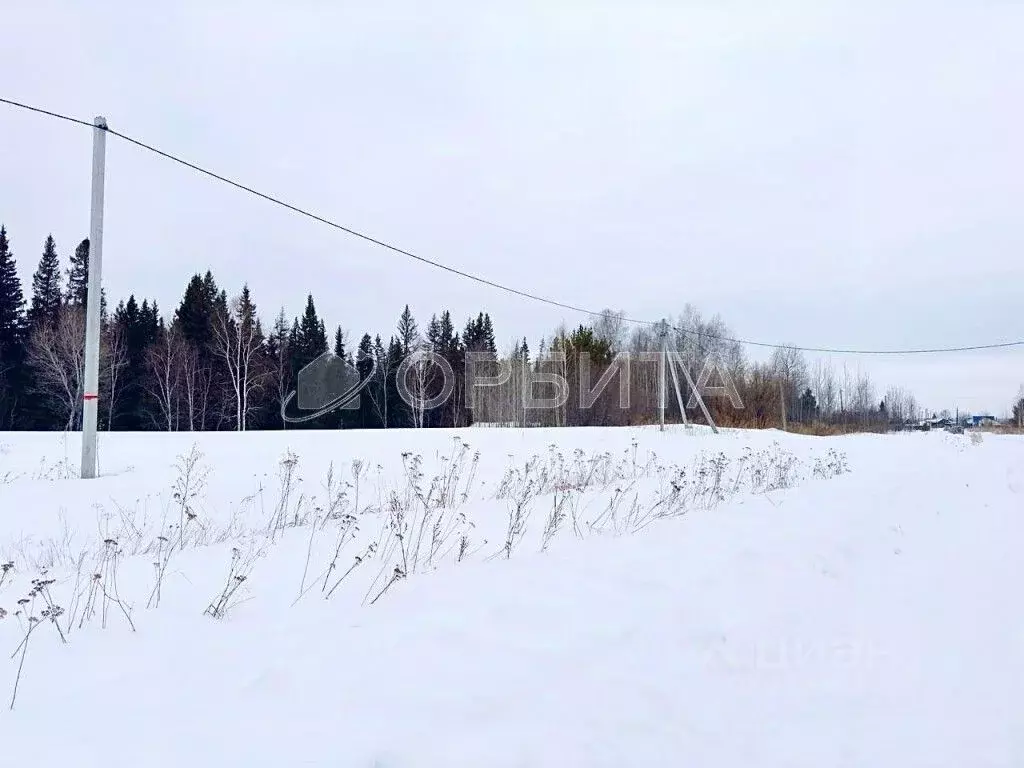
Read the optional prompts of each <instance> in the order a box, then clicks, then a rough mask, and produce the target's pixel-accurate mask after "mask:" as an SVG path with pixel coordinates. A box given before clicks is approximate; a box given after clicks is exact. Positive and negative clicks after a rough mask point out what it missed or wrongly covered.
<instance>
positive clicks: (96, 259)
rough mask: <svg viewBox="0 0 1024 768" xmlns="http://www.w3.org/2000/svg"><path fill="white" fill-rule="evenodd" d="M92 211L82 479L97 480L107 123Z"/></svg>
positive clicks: (98, 124) (98, 136) (100, 132)
mask: <svg viewBox="0 0 1024 768" xmlns="http://www.w3.org/2000/svg"><path fill="white" fill-rule="evenodd" d="M93 125H94V126H95V128H93V134H92V208H91V211H90V214H89V288H88V295H87V297H86V307H85V387H84V388H83V392H82V478H83V479H86V478H92V477H96V473H97V468H98V463H97V458H96V422H97V419H98V415H99V379H100V303H101V301H102V281H101V279H100V275H101V273H102V269H103V176H104V170H105V166H106V156H107V121H106V120H105V119H104V118H102V117H97V118H96V119H95V120H93Z"/></svg>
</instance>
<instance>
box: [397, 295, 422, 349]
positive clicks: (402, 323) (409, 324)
mask: <svg viewBox="0 0 1024 768" xmlns="http://www.w3.org/2000/svg"><path fill="white" fill-rule="evenodd" d="M419 336H420V329H419V326H417V325H416V320H415V318H413V316H412V312H410V311H409V305H408V304H406V305H405V309H404V310H402V315H401V317H399V318H398V340H399V341H400V342H401V344H402V357H403V358H405V357H406V356H407V355H408V354H409V353H410V352H411V351H412V350H413V348H414V347H415V346H416V342H417V340H418V339H419Z"/></svg>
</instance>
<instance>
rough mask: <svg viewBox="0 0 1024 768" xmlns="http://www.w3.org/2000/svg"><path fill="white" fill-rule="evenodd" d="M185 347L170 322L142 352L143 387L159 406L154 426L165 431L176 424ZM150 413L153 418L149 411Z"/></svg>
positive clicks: (174, 427) (170, 429) (176, 329)
mask: <svg viewBox="0 0 1024 768" xmlns="http://www.w3.org/2000/svg"><path fill="white" fill-rule="evenodd" d="M186 351H187V349H186V344H185V340H184V339H183V338H182V336H181V332H180V331H179V330H178V326H177V325H175V324H172V325H171V327H170V328H168V329H167V330H166V331H164V332H163V333H162V334H161V335H160V338H159V339H158V340H157V342H156V343H155V344H154V345H153V346H151V347H150V348H149V349H148V350H147V352H146V369H147V370H148V372H149V378H148V383H147V387H146V390H147V391H148V392H149V394H150V395H152V397H153V399H154V400H156V402H157V407H158V408H159V409H160V414H159V415H160V421H159V422H158V423H157V426H159V427H161V428H165V429H166V430H167V431H168V432H170V431H172V430H174V429H176V428H177V426H178V400H179V398H180V397H181V393H180V388H181V378H182V369H183V367H184V363H185V356H186ZM150 415H153V416H154V421H156V418H155V415H154V414H152V412H151V414H150Z"/></svg>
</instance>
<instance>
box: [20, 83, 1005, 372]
mask: <svg viewBox="0 0 1024 768" xmlns="http://www.w3.org/2000/svg"><path fill="white" fill-rule="evenodd" d="M0 103H3V104H7V105H9V106H12V107H17V108H20V109H24V110H28V111H30V112H35V113H38V114H41V115H45V116H48V117H53V118H57V119H60V120H66V121H68V122H71V123H77V124H78V125H84V126H86V127H87V128H95V127H96V126H94V125H93V123H91V122H89V121H87V120H82V119H80V118H77V117H72V116H70V115H64V114H61V113H59V112H53V111H51V110H48V109H43V108H41V107H37V106H33V105H30V104H24V103H22V102H18V101H14V100H12V99H6V98H3V97H0ZM102 130H106V131H107V133H109V134H111V135H113V136H116V137H117V138H119V139H121V140H123V141H126V142H128V143H129V144H133V145H135V146H136V147H139V148H140V149H144V150H146V151H148V152H152V153H154V154H156V155H159V156H160V157H163V158H166V159H167V160H170V161H172V162H174V163H177V164H179V165H182V166H184V167H186V168H188V169H190V170H192V171H195V172H196V173H199V174H202V175H204V176H207V177H209V178H211V179H214V180H216V181H219V182H222V183H224V184H227V185H229V186H232V187H235V188H236V189H239V190H241V191H243V192H247V193H248V194H250V195H253V196H254V197H258V198H260V199H261V200H266V201H267V202H269V203H273V204H274V205H277V206H280V207H282V208H285V209H287V210H289V211H292V212H293V213H297V214H299V215H300V216H305V217H307V218H309V219H312V220H313V221H317V222H319V223H321V224H326V225H327V226H329V227H332V228H334V229H337V230H339V231H341V232H344V233H346V234H348V235H351V236H353V237H357V238H359V239H361V240H364V241H366V242H368V243H372V244H373V245H377V246H380V247H381V248H385V249H387V250H389V251H392V252H394V253H397V254H400V255H402V256H406V257H408V258H410V259H413V260H415V261H418V262H421V263H423V264H427V265H428V266H431V267H435V268H436V269H440V270H443V271H445V272H449V273H451V274H453V275H457V276H459V277H463V278H466V279H467V280H472V281H474V282H477V283H480V284H482V285H487V286H489V287H491V288H496V289H498V290H500V291H504V292H506V293H510V294H512V295H515V296H519V297H521V298H525V299H530V300H532V301H537V302H541V303H543V304H548V305H550V306H553V307H559V308H561V309H567V310H570V311H572V312H579V313H581V314H585V315H590V316H592V317H602V316H604V315H605V312H601V311H596V310H592V309H587V308H585V307H578V306H575V305H573V304H568V303H566V302H562V301H557V300H555V299H550V298H547V297H546V296H541V295H539V294H536V293H530V292H529V291H523V290H520V289H518V288H513V287H511V286H508V285H504V284H503V283H498V282H495V281H493V280H489V279H488V278H485V277H481V276H479V275H475V274H473V273H471V272H466V271H464V270H461V269H457V268H456V267H452V266H449V265H447V264H444V263H442V262H439V261H434V260H433V259H429V258H427V257H425V256H420V255H419V254H416V253H413V252H412V251H407V250H405V249H404V248H400V247H398V246H396V245H392V244H391V243H388V242H386V241H384V240H380V239H378V238H376V237H372V236H371V235H367V234H365V233H363V232H360V231H358V230H356V229H352V228H351V227H346V226H344V225H342V224H338V223H337V222H335V221H331V220H330V219H328V218H326V217H324V216H321V215H319V214H317V213H313V212H311V211H308V210H306V209H305V208H301V207H299V206H298V205H295V204H293V203H289V202H287V201H285V200H282V199H281V198H278V197H274V196H273V195H269V194H267V193H265V192H260V191H259V190H257V189H254V188H253V187H250V186H248V185H246V184H243V183H241V182H239V181H235V180H234V179H231V178H229V177H227V176H223V175H221V174H219V173H216V172H214V171H211V170H209V169H208V168H204V167H202V166H200V165H197V164H195V163H192V162H189V161H188V160H185V159H183V158H181V157H178V156H177V155H174V154H172V153H170V152H166V151H164V150H162V149H160V148H158V147H155V146H153V145H151V144H147V143H146V142H144V141H141V140H140V139H136V138H135V137H133V136H129V135H127V134H124V133H121V132H120V131H117V130H114V129H113V128H110V127H106V128H104V129H102ZM617 317H618V319H619V320H621V321H623V322H627V323H632V324H635V325H644V326H649V327H657V326H659V325H661V321H657V320H643V319H640V318H633V317H626V316H621V315H620V316H617ZM668 326H669V327H670V328H672V329H673V330H675V331H677V332H679V333H683V334H689V335H695V336H701V337H703V338H705V339H713V340H716V341H725V342H729V343H731V344H743V345H747V346H752V347H762V348H766V349H796V350H800V351H802V352H818V353H824V354H837V355H921V354H939V353H948V352H970V351H977V350H985V349H1003V348H1007V347H1017V346H1024V339H1022V340H1018V341H1005V342H997V343H993V344H973V345H968V346H959V347H932V348H918V349H840V348H834V347H809V346H799V345H796V344H774V343H770V342H764V341H753V340H751V339H741V338H733V337H729V336H719V335H716V334H701V333H699V332H697V331H693V330H690V329H687V328H680V327H678V326H675V325H671V324H668Z"/></svg>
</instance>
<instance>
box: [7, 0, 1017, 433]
mask: <svg viewBox="0 0 1024 768" xmlns="http://www.w3.org/2000/svg"><path fill="white" fill-rule="evenodd" d="M2 2H3V5H4V7H3V11H2V25H3V29H4V44H3V46H0V95H3V96H5V97H7V98H13V99H17V100H22V101H27V102H32V103H37V104H40V105H42V106H45V107H49V108H53V109H56V110H58V111H63V112H67V113H71V114H74V115H76V116H81V117H84V118H87V119H91V118H92V117H93V116H94V115H96V114H103V115H105V116H106V117H107V119H108V121H109V123H110V125H111V127H113V128H117V129H118V130H121V131H124V132H126V133H129V134H133V135H136V136H138V137H140V138H143V139H145V140H146V141H149V142H150V143H154V144H156V145H158V146H161V147H163V148H166V149H168V150H170V151H173V152H175V153H178V154H180V155H183V156H184V157H186V158H188V159H191V160H193V161H195V162H197V163H200V164H203V165H207V166H210V167H212V168H214V169H216V170H218V171H220V172H222V173H224V174H227V175H231V176H235V177H237V178H238V179H240V180H242V181H244V182H246V183H248V184H250V185H253V186H256V187H258V188H260V189H264V190H266V191H268V192H271V193H273V194H276V195H279V196H281V197H284V198H286V199H288V200H290V201H293V202H295V203H297V204H299V205H302V206H306V207H309V208H312V209H314V210H315V211H318V212H320V213H323V214H324V215H326V216H327V217H329V218H333V219H335V220H337V221H339V222H341V223H343V224H345V225H347V226H351V227H353V228H356V229H359V230H362V231H365V232H367V233H369V234H372V235H374V236H377V237H380V238H382V239H386V240H389V241H392V242H394V243H396V244H398V245H400V246H402V247H405V248H407V249H409V250H414V251H416V252H418V253H422V254H423V255H425V256H428V257H430V258H434V259H437V260H440V261H444V262H446V263H449V264H451V265H453V266H456V267H458V268H460V269H464V270H467V271H471V272H476V273H480V274H483V275H485V276H487V277H489V278H490V279H493V280H496V281H501V282H506V283H508V284H511V285H513V286H516V287H520V288H522V289H525V290H529V291H532V292H536V293H541V294H545V295H550V296H552V297H554V298H557V299H559V300H561V301H565V302H568V303H571V304H577V305H584V306H588V307H594V308H596V309H602V308H605V307H612V308H615V309H622V310H625V311H626V312H627V313H628V314H630V315H633V316H639V317H650V318H654V319H656V318H658V317H661V316H664V315H666V314H676V313H678V312H679V311H680V310H681V309H682V307H683V305H684V304H685V303H686V302H691V303H693V304H695V305H697V306H698V307H699V308H701V309H702V310H703V311H704V312H706V313H708V314H712V313H714V312H719V313H721V314H722V315H723V317H724V318H725V320H726V321H727V322H728V323H729V324H730V326H731V327H732V329H733V330H734V332H735V333H736V334H738V335H740V336H744V337H747V338H753V339H757V340H764V341H771V342H781V343H793V344H804V345H808V346H837V347H857V348H864V347H868V348H872V347H875V348H894V347H906V346H914V347H917V346H925V347H931V346H947V345H960V344H976V343H986V342H997V341H1007V340H1017V339H1024V313H1022V311H1021V310H1022V302H1021V297H1022V290H1024V266H1022V265H1024V259H1022V258H1021V254H1022V251H1024V216H1022V215H1021V204H1022V201H1024V77H1022V76H1021V73H1022V72H1024V45H1022V44H1021V40H1022V39H1024V4H1022V3H1020V2H1016V1H1015V0H1002V1H1000V0H945V1H944V0H930V1H929V2H864V1H863V0H861V1H860V2H848V3H845V2H844V3H839V2H831V1H830V0H807V2H772V3H766V2H736V1H732V0H690V1H687V0H676V1H675V2H639V1H636V0H631V1H630V2H626V0H622V1H621V2H616V3H607V2H605V3H601V2H565V1H564V0H547V1H546V2H535V3H529V2H515V3H490V2H488V3H479V2H465V1H460V2H438V3H429V4H425V3H421V2H413V1H412V0H396V1H395V2H388V3H374V4H372V5H371V4H369V3H355V2H341V1H339V0H331V1H330V2H328V0H322V1H321V2H316V1H314V0H290V1H289V2H283V1H281V2H273V3H271V2H267V1H266V0H246V2H216V1H215V0H183V1H180V2H175V3H163V4H150V3H140V2H138V1H137V0H130V1H127V0H116V1H111V2H100V1H99V0H97V1H96V2H85V0H75V1H74V2H72V0H34V1H33V2H32V3H16V2H14V0H2ZM90 147H91V135H90V132H89V131H88V130H87V129H85V128H80V127H77V126H74V125H71V124H67V123H62V122H57V121H51V120H47V119H44V118H41V117H38V116H34V115H31V114H27V113H20V112H17V111H14V110H13V109H11V108H9V107H2V106H0V221H2V222H3V223H4V224H6V226H7V228H8V231H9V234H10V237H11V239H12V244H13V248H14V250H15V254H16V256H17V258H18V260H19V266H20V268H21V272H22V275H23V279H25V280H28V279H29V277H30V275H31V272H32V270H33V269H34V267H35V264H36V262H37V260H38V257H39V253H40V252H41V248H42V242H43V239H44V238H45V237H46V235H47V234H49V233H51V232H52V233H53V235H54V237H55V238H56V239H57V243H58V246H59V247H60V250H61V254H62V256H63V257H65V258H66V256H67V255H68V254H69V253H70V251H71V250H73V248H74V246H75V244H76V243H77V242H78V241H79V240H81V239H82V238H83V237H84V236H86V235H87V233H88V217H89V170H90V162H91V158H90V152H91V150H90ZM107 172H108V177H107V206H106V230H105V243H104V285H105V287H106V289H107V292H108V295H109V297H110V298H111V299H112V300H113V301H115V302H116V301H117V300H118V299H120V298H121V297H123V296H126V295H127V294H128V293H129V292H134V293H135V294H136V295H137V296H139V297H144V296H145V297H155V298H156V299H157V301H158V302H159V304H160V306H161V307H162V308H163V309H164V310H165V311H166V312H170V311H173V308H174V307H175V306H176V304H177V302H178V301H179V299H180V296H181V293H182V292H183V289H184V286H185V282H186V281H187V279H188V277H189V275H190V274H191V273H193V272H196V271H200V272H202V271H205V270H206V269H208V268H210V269H212V270H213V272H214V274H215V276H216V278H217V279H218V281H219V283H220V284H221V285H222V286H223V287H224V288H226V289H227V290H228V292H229V293H235V292H237V290H238V289H239V288H240V287H241V284H242V283H243V282H244V281H247V282H248V283H249V285H250V287H251V289H252V291H253V295H254V298H255V300H256V302H257V304H258V305H259V306H260V308H261V312H262V314H263V315H264V316H265V318H266V319H268V320H269V319H270V318H272V316H273V315H274V314H275V313H276V312H277V310H278V308H279V307H281V306H282V305H284V306H285V307H286V308H287V310H288V312H289V314H290V315H294V314H298V313H299V312H300V310H301V308H302V306H303V302H304V299H305V296H306V294H307V293H309V292H310V291H312V292H313V293H314V295H315V298H316V300H317V305H318V308H319V309H320V310H321V313H322V314H323V315H324V317H325V318H326V320H327V323H328V325H329V326H331V327H333V326H334V325H336V324H338V323H340V324H342V325H343V326H344V327H345V328H346V329H347V330H348V331H349V333H350V336H354V337H358V335H361V334H362V333H363V331H364V330H369V331H371V332H373V333H376V332H381V333H382V334H384V335H386V334H387V333H389V332H390V330H391V329H392V328H393V327H394V323H395V320H396V318H397V316H398V313H399V312H400V310H401V309H402V306H403V305H404V304H405V303H406V302H408V303H409V304H410V305H411V307H412V309H413V312H414V313H415V314H416V316H417V317H418V318H419V319H420V321H421V323H423V322H425V321H426V319H427V318H428V317H429V315H430V313H431V312H435V311H440V310H441V309H443V308H449V309H451V310H452V312H453V314H454V316H455V318H456V321H457V323H459V325H461V324H462V322H463V321H464V319H465V317H466V316H468V315H469V314H474V315H475V313H476V312H478V311H480V310H487V311H490V313H491V315H492V317H493V319H494V321H495V325H496V330H497V333H498V336H499V338H500V340H501V341H502V342H503V343H504V342H507V341H509V340H510V339H511V338H512V337H513V336H522V335H524V334H525V335H527V336H528V337H529V339H530V342H531V344H532V345H534V347H535V345H536V340H537V339H538V338H539V337H540V336H541V335H547V334H550V331H551V330H552V329H553V328H554V327H555V326H556V325H557V324H558V323H559V322H560V321H562V320H565V321H566V322H567V323H576V322H579V321H581V320H585V319H586V318H583V317H574V316H572V315H571V314H570V313H567V312H563V311H561V310H557V309H555V308H552V307H546V306H544V305H538V304H533V303H529V302H525V301H524V300H522V299H518V298H515V297H511V296H507V295H503V294H500V293H498V292H495V291H494V290H492V289H489V288H486V287H484V286H480V285H477V284H474V283H471V282H467V281H465V280H463V279H461V278H458V277H454V276H452V275H449V274H446V273H443V272H439V271H434V270H432V269H431V268H429V267H426V266H424V265H421V264H417V263H415V262H412V261H409V260H408V259H405V258H404V257H402V256H399V255H396V254H393V253H390V252H388V251H385V250H382V249H379V248H376V247H374V246H372V245H369V244H367V243H363V242H361V241H358V240H354V239H351V238H349V237H348V236H346V235H343V234H342V233H339V232H336V231H334V230H332V229H329V228H327V227H324V226H322V225H319V224H316V223H314V222H311V221H309V220H306V219H303V218H300V217H297V216H295V215H293V214H290V213H288V212H286V211H283V210H280V209H277V208H275V207H273V206H271V205H269V204H267V203H265V202H262V201H259V200H256V199H253V198H250V197H247V196H245V195H244V194H241V193H239V192H237V191H235V190H232V189H230V188H227V187H223V186H219V185H217V184H215V183H213V182H210V181H208V180H206V179H204V178H201V177H199V176H196V175H195V174H193V173H191V172H188V171H186V170H185V169H183V168H181V167H178V166H175V165H173V164H170V163H168V162H167V161H165V160H163V159H161V158H159V157H156V156H153V155H150V154H147V153H144V152H142V151H140V150H138V149H136V148H134V147H131V146H128V145H125V144H123V143H121V142H119V141H117V140H115V139H111V140H110V142H109V146H108V165H107ZM750 353H751V355H752V356H755V357H756V356H757V355H758V354H759V353H758V352H757V351H756V350H751V351H750ZM835 361H836V362H837V363H839V364H842V363H843V362H846V364H848V365H849V366H850V367H851V368H856V367H858V366H860V367H861V368H864V369H867V370H868V371H870V372H871V374H872V377H873V378H874V379H875V381H876V383H877V384H878V386H879V388H880V389H884V388H885V387H886V386H887V385H889V384H902V385H905V386H909V387H910V388H912V389H913V390H914V391H915V392H916V393H917V395H918V397H919V399H920V400H921V401H922V402H924V403H926V404H927V405H929V407H934V408H942V407H950V408H954V407H957V406H959V407H960V408H961V409H964V410H984V409H989V410H992V411H994V412H997V413H1003V412H1005V411H1006V409H1007V406H1008V404H1009V402H1010V401H1011V399H1012V397H1013V395H1014V393H1015V392H1016V391H1017V388H1018V386H1019V385H1020V383H1021V382H1024V348H1020V347H1018V348H1014V349H1012V350H1010V351H1007V352H1001V353H964V354H958V355H949V356H943V357H927V358H923V357H918V358H901V359H891V358H885V359H881V358H857V357H848V358H835Z"/></svg>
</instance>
